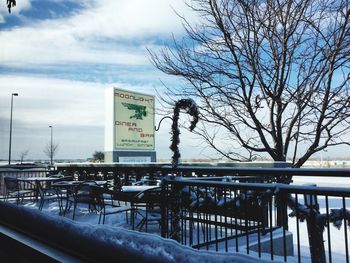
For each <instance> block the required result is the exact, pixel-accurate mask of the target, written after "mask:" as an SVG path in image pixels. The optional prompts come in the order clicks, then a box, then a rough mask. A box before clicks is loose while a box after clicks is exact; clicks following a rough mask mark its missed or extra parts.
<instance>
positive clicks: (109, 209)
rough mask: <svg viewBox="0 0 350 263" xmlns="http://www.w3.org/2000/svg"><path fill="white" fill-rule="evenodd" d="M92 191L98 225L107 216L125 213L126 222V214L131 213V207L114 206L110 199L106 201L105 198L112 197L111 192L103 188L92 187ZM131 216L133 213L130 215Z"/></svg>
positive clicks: (103, 221)
mask: <svg viewBox="0 0 350 263" xmlns="http://www.w3.org/2000/svg"><path fill="white" fill-rule="evenodd" d="M92 191H93V193H94V197H95V201H96V204H95V205H96V210H97V212H98V213H99V214H100V217H99V220H98V223H99V224H100V223H101V220H102V224H104V223H105V219H106V216H107V215H112V214H119V213H123V212H125V213H126V220H128V212H129V211H130V212H131V213H132V211H133V207H132V206H130V205H115V204H114V203H113V202H111V200H110V199H107V200H106V197H107V196H113V193H114V192H113V191H111V190H109V189H106V188H103V187H93V188H92ZM132 214H133V213H132Z"/></svg>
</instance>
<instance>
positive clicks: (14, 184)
mask: <svg viewBox="0 0 350 263" xmlns="http://www.w3.org/2000/svg"><path fill="white" fill-rule="evenodd" d="M4 182H5V201H7V200H8V199H9V198H16V204H19V203H20V201H23V199H24V197H27V196H30V195H31V194H32V196H34V195H35V185H34V184H32V183H30V182H28V183H27V184H28V185H31V186H32V187H31V189H22V185H21V184H20V183H19V181H18V180H17V178H15V177H9V176H6V177H4Z"/></svg>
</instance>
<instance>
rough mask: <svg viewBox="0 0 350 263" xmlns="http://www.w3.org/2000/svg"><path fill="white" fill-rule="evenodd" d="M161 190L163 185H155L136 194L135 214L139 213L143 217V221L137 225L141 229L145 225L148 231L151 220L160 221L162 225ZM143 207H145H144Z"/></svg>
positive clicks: (134, 201) (134, 202)
mask: <svg viewBox="0 0 350 263" xmlns="http://www.w3.org/2000/svg"><path fill="white" fill-rule="evenodd" d="M160 190H161V187H155V188H151V189H147V190H145V191H142V192H140V193H138V194H137V195H136V196H135V198H134V200H133V205H134V209H135V211H136V213H135V215H136V214H138V215H140V216H141V217H142V219H141V221H140V222H139V223H138V225H137V226H136V227H138V230H139V231H141V230H142V228H143V226H145V231H146V232H147V230H148V223H149V222H156V223H159V226H160V221H161V214H160V200H161V191H160ZM143 207H144V209H142V208H143Z"/></svg>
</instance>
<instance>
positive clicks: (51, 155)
mask: <svg viewBox="0 0 350 263" xmlns="http://www.w3.org/2000/svg"><path fill="white" fill-rule="evenodd" d="M49 128H50V129H51V144H50V164H51V165H52V159H53V152H52V138H53V127H52V126H51V125H50V126H49Z"/></svg>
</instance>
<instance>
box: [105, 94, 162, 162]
mask: <svg viewBox="0 0 350 263" xmlns="http://www.w3.org/2000/svg"><path fill="white" fill-rule="evenodd" d="M105 100H106V113H105V114H106V125H105V162H155V161H156V152H155V130H154V114H155V110H154V109H155V99H154V96H152V95H148V94H143V93H139V92H134V91H127V90H122V89H117V88H113V89H109V90H107V92H106V99H105Z"/></svg>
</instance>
